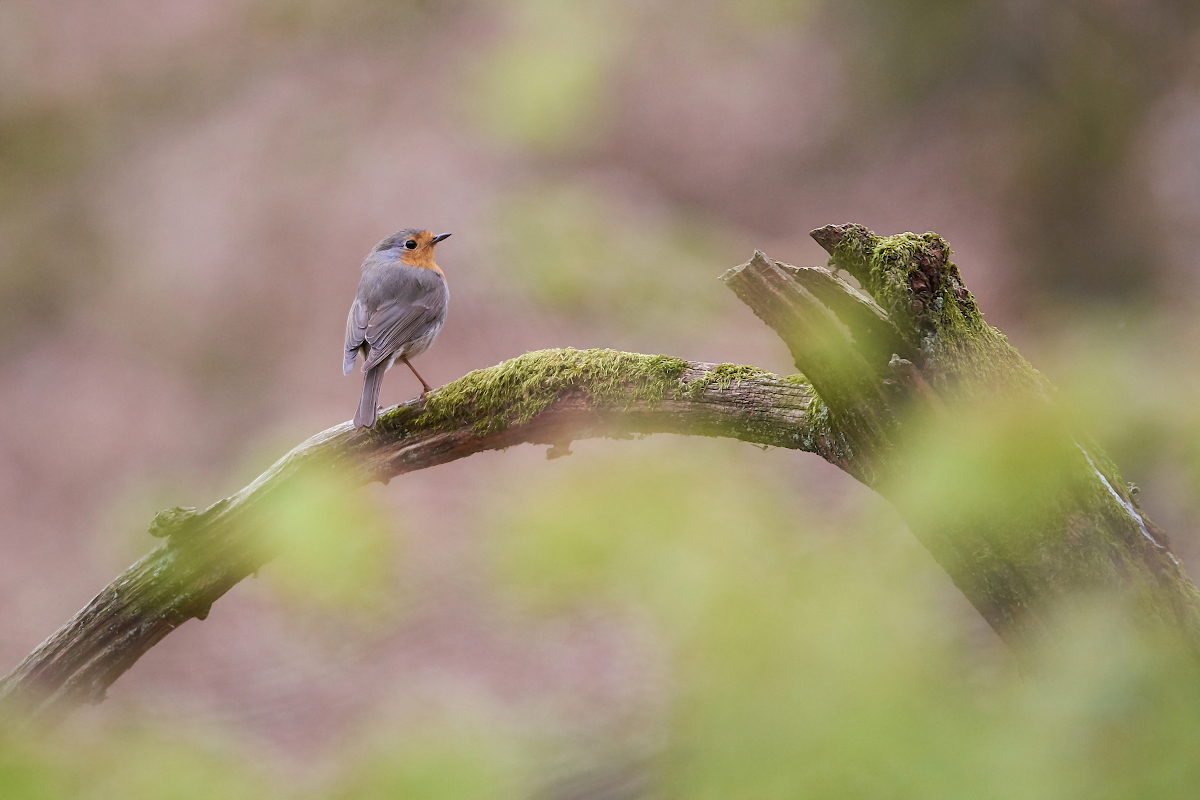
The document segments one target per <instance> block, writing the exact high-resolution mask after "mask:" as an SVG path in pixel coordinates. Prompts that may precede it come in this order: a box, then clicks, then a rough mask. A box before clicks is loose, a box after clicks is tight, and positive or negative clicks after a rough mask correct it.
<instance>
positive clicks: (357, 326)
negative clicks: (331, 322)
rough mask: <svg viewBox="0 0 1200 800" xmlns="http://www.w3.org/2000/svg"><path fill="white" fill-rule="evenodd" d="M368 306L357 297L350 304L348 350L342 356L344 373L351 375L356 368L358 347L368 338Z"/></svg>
mask: <svg viewBox="0 0 1200 800" xmlns="http://www.w3.org/2000/svg"><path fill="white" fill-rule="evenodd" d="M367 317H368V315H367V307H366V306H365V305H363V302H362V300H358V299H356V300H355V301H354V305H352V306H350V314H349V316H347V317H346V352H345V355H344V356H343V358H342V374H343V375H349V374H350V372H351V370H353V369H354V361H355V360H356V359H357V357H358V349H359V348H360V347H362V344H363V342H364V341H366V338H367Z"/></svg>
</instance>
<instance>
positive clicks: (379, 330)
mask: <svg viewBox="0 0 1200 800" xmlns="http://www.w3.org/2000/svg"><path fill="white" fill-rule="evenodd" d="M444 307H445V304H444V301H443V300H442V298H440V297H438V296H437V295H435V294H431V295H430V296H428V297H422V298H418V299H414V300H410V301H408V302H394V303H385V304H383V305H381V306H380V307H379V308H378V309H376V311H375V313H373V314H372V315H371V318H370V320H369V321H368V322H367V328H366V333H365V338H366V341H367V344H369V345H370V346H371V349H370V351H369V352H368V353H367V358H366V360H365V361H364V362H363V369H370V368H371V367H374V366H375V365H377V364H381V363H383V362H384V361H386V360H387V359H388V358H389V357H390V356H391V355H392V354H393V353H395V352H396V351H397V350H399V349H400V348H401V347H403V346H404V345H405V344H407V343H408V342H410V341H412V340H413V339H416V338H417V337H419V336H420V335H421V334H423V333H424V332H425V331H426V330H427V329H428V328H429V326H431V325H434V324H436V323H437V322H438V317H439V315H440V313H441V311H442V310H443V309H444Z"/></svg>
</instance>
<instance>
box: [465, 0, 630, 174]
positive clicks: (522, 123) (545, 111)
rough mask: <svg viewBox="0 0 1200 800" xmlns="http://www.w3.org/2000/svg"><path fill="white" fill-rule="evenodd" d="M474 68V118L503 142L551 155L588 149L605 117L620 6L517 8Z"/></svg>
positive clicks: (545, 1) (540, 3)
mask: <svg viewBox="0 0 1200 800" xmlns="http://www.w3.org/2000/svg"><path fill="white" fill-rule="evenodd" d="M506 10H507V11H508V12H509V13H508V24H509V25H510V26H511V30H510V31H509V35H508V36H506V37H505V38H504V39H503V40H501V42H500V43H498V44H497V45H495V46H494V48H493V49H492V50H491V51H490V52H489V53H487V54H486V55H485V56H484V57H483V58H482V59H481V60H480V62H479V64H478V65H477V67H476V72H475V73H474V76H473V79H472V86H471V89H470V94H471V96H472V97H473V98H474V108H473V109H472V112H473V116H474V117H475V119H476V122H477V124H478V125H479V126H480V127H481V128H482V129H483V130H484V131H485V132H486V133H488V134H489V135H491V136H494V137H496V138H498V139H500V140H502V141H508V142H511V143H514V144H518V145H524V146H527V147H532V148H534V149H538V150H542V151H548V152H554V151H568V152H569V151H573V150H578V149H580V148H581V147H583V146H584V145H586V144H592V143H594V142H595V141H596V140H597V138H598V137H599V135H600V133H601V130H600V129H599V128H600V127H601V126H602V125H603V122H604V120H605V119H606V118H607V117H608V114H606V113H605V112H606V111H607V108H606V105H607V103H608V102H610V98H609V96H608V91H607V89H608V86H607V80H608V78H609V76H610V71H611V66H612V63H613V60H614V59H615V58H616V56H617V54H618V44H619V35H618V30H619V25H620V23H621V17H620V12H621V11H622V10H624V9H623V8H622V4H616V3H605V2H596V0H588V1H587V2H576V3H556V2H553V0H520V2H517V3H510V4H508V5H507V8H506Z"/></svg>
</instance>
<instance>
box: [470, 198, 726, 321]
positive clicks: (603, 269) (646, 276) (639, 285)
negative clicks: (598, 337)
mask: <svg viewBox="0 0 1200 800" xmlns="http://www.w3.org/2000/svg"><path fill="white" fill-rule="evenodd" d="M493 230H494V231H495V235H494V241H495V242H496V244H497V247H496V250H495V252H496V254H497V255H498V256H499V258H500V264H499V270H500V272H499V274H498V275H497V276H496V277H495V282H496V284H497V286H498V288H499V287H503V288H504V289H506V290H507V291H508V292H510V293H512V294H513V295H515V296H519V297H523V298H526V299H528V300H531V301H532V302H534V303H536V304H537V305H538V306H540V307H542V308H544V309H547V310H553V311H556V312H558V313H560V314H563V315H566V316H569V317H572V318H575V319H583V320H587V321H589V322H591V323H592V324H596V325H605V324H608V325H619V326H622V327H624V328H626V329H627V330H629V331H631V332H635V333H636V332H654V331H663V330H667V329H678V328H679V327H680V326H697V325H704V324H706V323H705V320H707V319H708V318H709V316H710V314H711V313H712V311H713V306H714V305H715V304H714V298H716V296H717V291H716V289H715V288H714V287H716V285H717V284H716V281H715V280H714V279H713V278H714V276H713V274H712V271H711V270H708V271H705V272H704V273H703V275H704V280H703V281H700V280H697V279H696V276H695V275H694V273H695V272H696V270H697V269H702V268H703V267H702V266H701V265H709V264H733V263H737V260H738V259H737V257H736V256H735V255H734V254H733V252H732V247H731V246H730V245H729V244H727V243H722V242H721V241H720V239H719V238H718V236H717V234H716V233H715V232H713V231H712V230H707V229H705V228H703V227H702V226H701V225H700V224H698V223H689V222H688V221H687V220H686V219H676V218H665V219H664V218H656V217H653V216H648V215H639V214H637V213H636V212H634V211H632V210H630V209H629V208H627V207H625V206H623V205H622V204H621V203H620V202H619V201H617V200H616V199H615V198H613V197H611V196H610V195H609V194H608V193H606V192H604V191H602V190H599V189H591V188H589V187H587V186H586V185H572V186H568V185H563V184H557V183H548V184H543V185H540V186H536V187H533V188H531V189H528V190H527V191H525V192H522V193H519V194H518V193H514V195H513V196H512V197H511V198H510V200H509V201H508V202H507V203H506V204H505V205H504V207H503V208H502V209H501V210H500V212H499V214H498V215H497V218H496V220H495V221H494V223H493Z"/></svg>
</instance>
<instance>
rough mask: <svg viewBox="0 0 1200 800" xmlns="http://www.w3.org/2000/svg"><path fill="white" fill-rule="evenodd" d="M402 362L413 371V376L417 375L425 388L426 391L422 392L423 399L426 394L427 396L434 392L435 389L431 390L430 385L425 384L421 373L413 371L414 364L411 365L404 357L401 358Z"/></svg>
mask: <svg viewBox="0 0 1200 800" xmlns="http://www.w3.org/2000/svg"><path fill="white" fill-rule="evenodd" d="M400 360H401V361H403V362H404V366H406V367H408V368H409V369H411V370H412V374H413V375H416V376H417V380H419V381H420V382H421V385H422V386H424V387H425V391H424V392H421V396H422V397H424V396H425V394H426V393H427V392H432V391H433V389H431V388H430V386H429V384H428V383H426V382H425V379H424V378H422V377H421V373H419V372H417V371H416V370H415V369H413V365H412V364H410V363H408V359H407V358H405V357H404V356H400Z"/></svg>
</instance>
